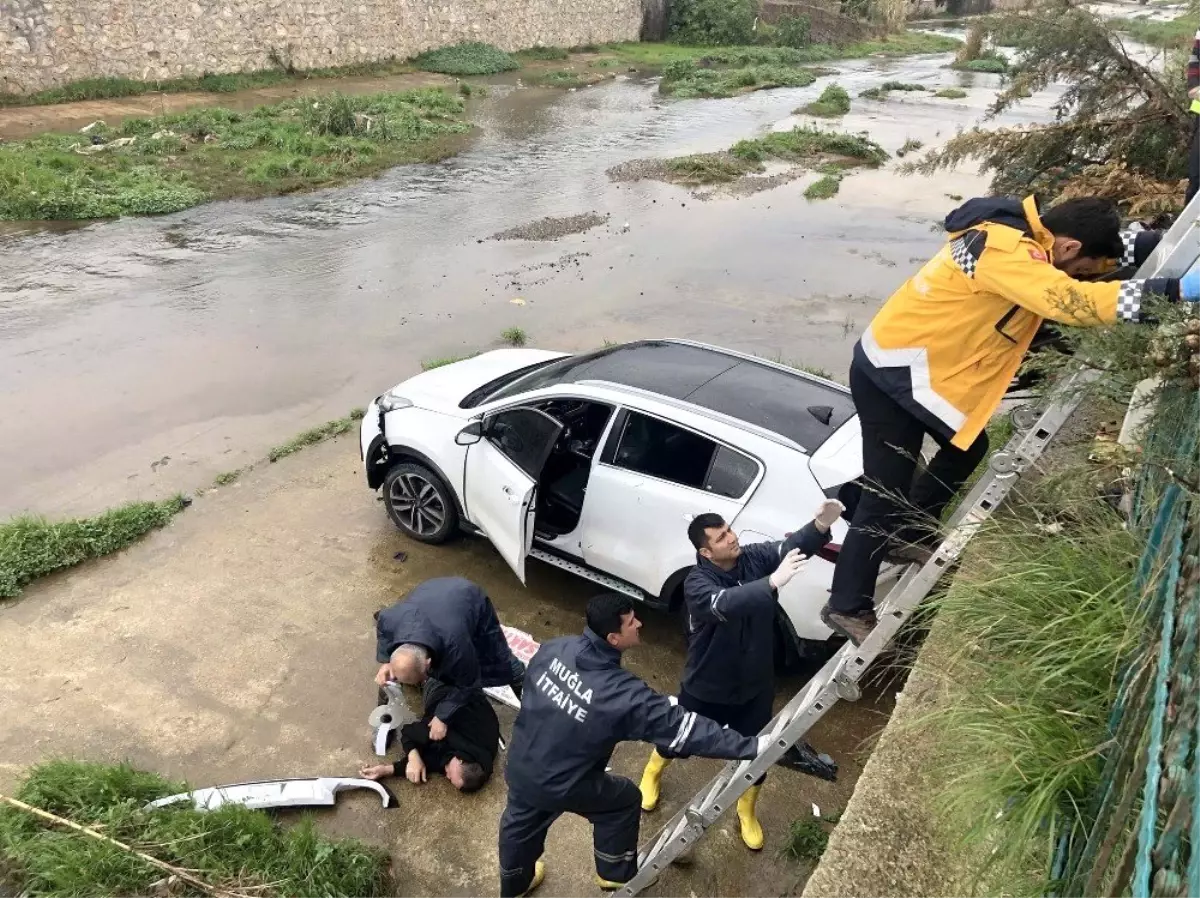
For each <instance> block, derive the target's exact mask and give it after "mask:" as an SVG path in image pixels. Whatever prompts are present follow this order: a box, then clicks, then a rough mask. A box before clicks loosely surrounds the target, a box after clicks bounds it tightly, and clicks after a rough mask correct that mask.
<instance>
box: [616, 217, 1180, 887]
mask: <svg viewBox="0 0 1200 898" xmlns="http://www.w3.org/2000/svg"><path fill="white" fill-rule="evenodd" d="M1197 258H1200V196H1197V197H1196V198H1195V199H1193V200H1192V202H1191V203H1189V204H1188V206H1187V208H1186V209H1185V210H1184V211H1183V213H1182V214H1181V215H1180V216H1179V219H1178V220H1177V221H1176V222H1175V224H1174V225H1173V226H1172V227H1171V229H1170V230H1169V231H1168V232H1167V233H1166V234H1165V235H1164V236H1163V239H1162V240H1161V241H1160V243H1159V245H1158V247H1156V248H1155V250H1154V252H1153V253H1151V255H1150V256H1149V258H1147V260H1146V262H1145V263H1144V264H1143V265H1142V266H1141V267H1140V268H1139V269H1138V271H1137V274H1136V275H1135V277H1137V278H1148V277H1156V276H1157V277H1179V276H1181V275H1182V274H1183V273H1184V272H1185V271H1187V269H1188V268H1189V267H1190V266H1191V265H1192V264H1193V263H1194V262H1195V261H1196V259H1197ZM1099 376H1100V373H1099V372H1098V371H1096V370H1095V369H1090V368H1082V369H1079V370H1077V371H1076V372H1075V373H1073V374H1072V375H1070V376H1069V377H1068V378H1067V379H1066V381H1065V382H1064V383H1063V385H1062V387H1061V388H1060V389H1059V390H1057V391H1056V394H1057V395H1059V396H1061V397H1062V398H1059V399H1053V400H1052V401H1051V402H1050V403H1049V404H1048V405H1047V406H1046V408H1045V409H1044V410H1043V411H1042V412H1041V413H1040V414H1038V413H1037V411H1036V410H1034V409H1030V408H1019V409H1016V410H1014V411H1013V412H1012V417H1013V424H1014V426H1015V429H1016V432H1015V433H1014V435H1013V437H1012V438H1011V439H1010V440H1009V441H1008V443H1007V444H1006V445H1005V446H1004V448H1003V449H1001V450H1000V451H998V452H996V453H994V454H993V455H992V457H991V459H990V460H989V462H988V469H987V470H986V472H985V473H984V475H983V476H982V477H981V478H980V479H979V481H978V482H977V483H976V484H975V486H974V488H972V489H971V491H970V492H969V493H968V494H967V495H966V497H965V498H964V499H963V500H962V503H961V504H960V505H959V507H958V509H957V510H956V512H955V513H954V515H953V517H951V519H950V523H949V524H948V527H947V530H948V533H947V536H946V538H945V540H944V541H943V542H942V544H941V545H940V546H939V547H938V549H937V551H936V552H934V554H933V556H932V557H931V558H930V559H929V561H927V562H926V563H925V564H923V565H920V566H918V565H915V564H914V565H910V566H909V568H908V570H907V571H906V572H905V574H904V575H903V576H902V577H901V579H900V581H899V582H898V583H897V584H896V585H895V586H893V587H892V589H891V590H890V591H889V592H888V594H887V596H886V597H885V598H884V599H882V600H881V601H878V602H876V615H877V617H878V620H879V623H878V625H877V626H876V627H875V629H874V630H873V631H871V634H870V635H869V636H868V637H867V638H866V639H865V640H864V641H863V644H862V645H861V646H855V645H854V644H853V643H850V642H847V643H846V644H845V645H844V646H842V648H841V649H839V650H838V652H837V654H835V655H834V656H833V657H832V658H831V659H830V660H829V661H828V662H826V664H825V666H824V667H822V668H821V670H820V671H819V672H818V673H817V674H816V675H815V676H814V677H813V678H812V679H811V680H809V682H808V683H807V684H806V685H805V687H804V688H803V689H802V690H801V691H800V692H798V693H797V694H796V695H795V696H794V697H793V698H792V699H791V701H789V702H788V703H787V705H786V706H784V708H783V710H781V711H780V712H779V713H778V714H777V715H776V716H775V718H774V719H773V720H772V721H771V722H770V723H769V724H768V725H767V726H766V727H765V728H764V729H763V731H762V732H763V734H764V735H770V737H771V742H770V745H769V746H768V747H767V748H766V749H764V750H763V752H762V753H761V754H759V755H758V756H757V757H755V758H754V759H752V760H749V761H731V762H729V763H728V764H727V765H726V766H725V768H724V769H723V770H722V771H721V772H720V773H719V774H718V775H717V776H716V777H714V778H713V779H712V781H711V782H709V784H708V785H707V786H705V787H704V788H703V789H702V790H701V791H700V792H698V793H696V795H695V796H694V797H693V798H692V799H691V801H689V802H688V804H687V805H686V806H685V807H684V808H683V809H682V810H681V811H679V812H678V813H677V814H675V816H674V817H672V818H671V820H670V821H669V822H668V823H667V824H666V826H664V827H663V828H662V830H660V831H659V833H658V834H657V835H656V836H655V837H654V839H653V840H652V841H651V842H649V843H648V847H647V848H645V849H643V850H641V851H640V852H639V853H638V872H637V874H636V875H635V876H634V877H633V878H632V879H631V880H629V882H627V883H625V885H624V886H623V887H622V888H621V889H620V890H619V891H618V892H617V893H616V894H618V895H621V896H627V898H628V896H633V895H637V894H638V893H639V892H641V891H642V890H643V889H646V888H648V887H649V886H650V885H652V884H653V883H654V882H655V880H657V879H658V877H659V876H660V875H661V874H662V873H663V872H664V871H665V870H666V869H667V867H668V866H669V865H670V864H671V863H672V862H673V861H675V860H676V859H678V858H680V857H681V856H683V855H685V854H687V853H688V852H689V851H690V850H691V849H692V847H693V845H694V844H695V843H696V842H697V841H699V839H700V837H701V836H703V835H704V832H705V831H706V830H707V829H708V828H709V827H710V826H712V825H713V824H714V823H716V822H717V820H718V819H719V818H720V816H721V815H722V814H723V813H724V812H725V811H726V810H728V809H729V808H731V807H733V806H734V805H735V804H737V800H738V799H739V798H741V797H742V795H743V794H745V792H746V790H747V789H749V788H750V786H752V785H753V784H754V782H755V781H756V780H757V779H758V778H759V777H760V776H762V775H763V774H765V773H767V772H768V771H769V770H770V769H771V767H772V766H774V764H775V762H776V761H778V760H779V759H780V758H782V757H783V755H784V753H785V752H786V751H787V750H788V749H789V748H791V747H792V746H793V745H795V744H796V743H797V742H799V741H800V740H801V739H803V738H804V737H805V736H806V735H807V734H808V732H809V731H810V730H811V729H812V728H813V726H814V725H815V724H816V723H817V721H819V720H820V719H821V718H822V717H824V716H825V713H826V712H827V711H828V710H829V709H830V708H832V707H833V706H834V705H835V704H836V703H837V702H838V700H839V699H843V700H845V701H857V700H858V698H859V696H860V695H861V690H860V689H859V685H858V681H859V680H860V679H861V678H862V676H863V674H864V673H865V672H866V670H867V668H868V667H869V666H870V665H871V662H872V661H874V660H875V659H876V658H877V657H879V655H881V654H882V653H883V652H884V651H886V650H887V649H888V647H889V645H890V644H891V642H892V638H893V637H894V636H895V635H896V633H897V631H899V630H900V628H901V627H902V626H903V625H904V622H905V621H906V620H908V618H909V617H911V616H912V613H913V612H914V611H915V610H916V608H917V606H918V605H920V604H921V602H922V601H924V599H925V597H926V596H928V595H929V593H930V592H931V591H932V590H933V588H934V586H935V585H937V582H938V581H939V580H940V579H941V578H942V575H943V573H945V571H946V569H947V568H948V567H950V565H952V564H953V563H954V562H955V561H956V560H957V559H958V557H959V555H960V554H961V553H962V551H963V549H964V548H965V546H966V545H967V543H968V542H970V540H971V537H972V536H974V535H975V533H976V531H978V529H979V527H980V525H981V524H983V522H984V521H986V520H988V518H990V517H991V516H992V514H993V513H994V512H995V510H996V508H997V507H999V505H1000V503H1001V502H1003V501H1004V498H1005V497H1006V496H1007V495H1008V493H1009V492H1010V491H1011V490H1012V488H1013V487H1014V486H1015V485H1016V483H1017V481H1018V480H1019V479H1020V477H1021V475H1022V474H1023V473H1024V472H1025V471H1027V470H1028V469H1029V468H1030V466H1032V465H1033V464H1034V463H1035V462H1036V461H1037V460H1038V459H1039V458H1040V457H1041V456H1042V454H1043V453H1044V452H1045V451H1046V448H1047V446H1048V445H1049V444H1050V441H1051V440H1052V439H1053V438H1054V436H1055V435H1056V434H1057V433H1058V431H1059V430H1060V429H1061V428H1062V427H1063V425H1064V424H1065V423H1066V422H1067V420H1068V419H1069V418H1070V417H1071V415H1072V414H1073V413H1074V411H1075V409H1076V408H1077V407H1078V406H1079V403H1080V402H1081V401H1082V398H1083V390H1084V388H1086V386H1087V385H1088V384H1089V383H1091V382H1093V381H1095V380H1096V379H1097V378H1098V377H1099Z"/></svg>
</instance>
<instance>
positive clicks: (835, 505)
mask: <svg viewBox="0 0 1200 898" xmlns="http://www.w3.org/2000/svg"><path fill="white" fill-rule="evenodd" d="M845 510H846V506H845V505H843V504H842V503H841V502H839V501H838V500H837V499H826V500H825V501H824V502H822V503H821V505H820V507H819V508H818V509H817V513H816V514H814V515H813V518H814V519H815V520H816V522H817V527H818V528H819V529H820V530H821V532H822V533H825V532H828V530H829V528H830V527H832V526H833V525H834V523H836V522H837V519H838V518H840V517H841V516H842V512H843V511H845Z"/></svg>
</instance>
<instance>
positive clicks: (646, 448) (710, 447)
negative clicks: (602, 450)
mask: <svg viewBox="0 0 1200 898" xmlns="http://www.w3.org/2000/svg"><path fill="white" fill-rule="evenodd" d="M716 451H717V444H716V443H714V442H713V441H712V440H709V439H706V438H705V437H702V436H700V435H699V434H697V433H692V431H690V430H684V429H683V428H682V427H676V426H675V425H674V424H668V423H667V422H666V421H662V420H659V419H658V418H651V417H649V416H648V415H642V414H639V413H638V412H632V411H631V412H629V414H628V416H627V417H626V420H625V427H624V429H623V430H622V432H621V439H620V442H619V443H618V444H617V450H616V452H615V453H614V457H613V464H614V465H616V466H617V467H618V468H625V469H627V470H630V471H636V472H638V473H639V474H648V475H650V476H651V477H658V478H661V479H662V480H670V481H671V482H673V483H678V484H681V485H683V486H690V487H694V488H695V489H703V488H704V482H705V479H706V477H707V476H708V470H709V466H710V465H711V464H712V460H713V454H714V453H715V452H716Z"/></svg>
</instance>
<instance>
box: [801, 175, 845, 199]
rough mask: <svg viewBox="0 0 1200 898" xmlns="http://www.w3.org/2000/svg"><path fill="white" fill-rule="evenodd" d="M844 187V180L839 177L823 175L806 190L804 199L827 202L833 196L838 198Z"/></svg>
mask: <svg viewBox="0 0 1200 898" xmlns="http://www.w3.org/2000/svg"><path fill="white" fill-rule="evenodd" d="M841 187H842V179H841V178H840V177H838V176H837V175H822V176H821V177H820V179H818V180H816V181H813V183H811V184H809V185H808V187H806V188H805V189H804V198H805V199H807V200H827V199H829V198H830V197H832V196H837V192H838V191H839V190H840V189H841Z"/></svg>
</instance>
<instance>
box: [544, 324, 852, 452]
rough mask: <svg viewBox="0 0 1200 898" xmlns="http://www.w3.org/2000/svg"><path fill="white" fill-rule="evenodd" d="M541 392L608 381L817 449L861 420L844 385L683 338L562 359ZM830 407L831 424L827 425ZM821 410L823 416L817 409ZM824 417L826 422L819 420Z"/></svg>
mask: <svg viewBox="0 0 1200 898" xmlns="http://www.w3.org/2000/svg"><path fill="white" fill-rule="evenodd" d="M544 371H545V375H546V376H545V377H543V378H538V377H537V374H540V373H542V372H537V373H535V374H534V375H533V378H532V379H533V380H534V381H536V386H535V385H534V384H526V386H527V387H530V388H534V389H536V388H537V387H546V386H551V385H563V384H575V383H580V382H584V381H592V382H596V381H603V382H608V383H612V384H617V385H620V386H625V387H630V388H633V389H637V390H644V391H646V392H649V393H655V394H658V395H660V396H665V397H668V398H670V399H675V400H678V401H681V402H686V403H688V404H690V405H693V406H698V407H699V408H701V409H707V410H709V411H711V412H716V413H717V414H720V415H722V416H725V417H726V418H732V419H734V420H737V421H743V422H746V423H747V424H752V425H754V426H755V427H758V428H762V429H763V430H767V431H770V432H772V433H777V434H779V435H780V436H784V437H787V438H788V439H790V440H793V441H794V442H796V443H798V444H799V445H800V446H803V447H805V448H806V449H807V450H809V451H812V450H814V449H816V448H817V447H818V446H820V445H821V444H822V443H823V442H825V440H826V439H828V438H829V437H830V436H831V435H832V434H833V433H834V431H836V430H837V429H838V428H839V427H841V425H842V424H844V423H845V422H846V420H847V419H849V418H851V417H853V415H854V403H853V401H852V400H851V398H850V393H849V391H848V390H846V389H845V388H844V387H842V386H840V385H838V384H835V383H832V382H830V381H827V380H824V379H823V378H818V377H815V376H813V375H809V374H805V373H802V372H799V371H796V370H795V369H792V368H788V367H785V366H783V365H777V364H774V363H772V362H768V361H764V360H763V359H758V358H755V357H754V356H748V355H743V354H741V353H735V352H731V351H729V350H725V349H720V348H718V347H715V346H707V345H705V344H703V343H692V342H687V341H682V340H642V341H638V342H635V343H625V344H622V345H620V346H612V347H607V348H605V349H602V350H599V351H597V352H593V353H588V354H584V355H578V356H569V357H566V358H563V359H559V360H558V361H556V362H553V363H551V364H550V365H548V366H546V369H544ZM824 409H829V418H828V421H827V423H823V422H822V420H821V419H822V418H823V417H824ZM814 410H816V411H814ZM818 416H820V417H818Z"/></svg>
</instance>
